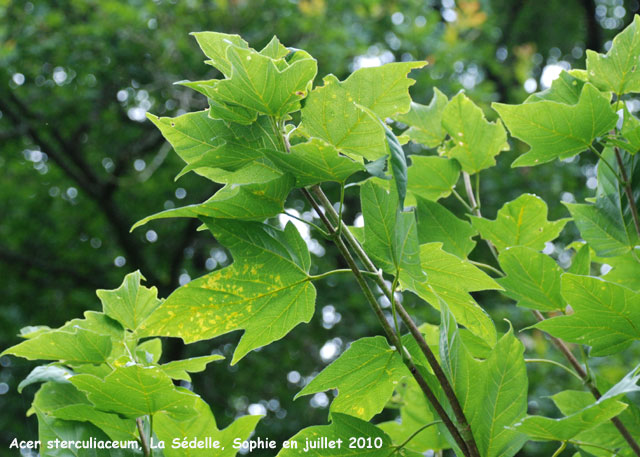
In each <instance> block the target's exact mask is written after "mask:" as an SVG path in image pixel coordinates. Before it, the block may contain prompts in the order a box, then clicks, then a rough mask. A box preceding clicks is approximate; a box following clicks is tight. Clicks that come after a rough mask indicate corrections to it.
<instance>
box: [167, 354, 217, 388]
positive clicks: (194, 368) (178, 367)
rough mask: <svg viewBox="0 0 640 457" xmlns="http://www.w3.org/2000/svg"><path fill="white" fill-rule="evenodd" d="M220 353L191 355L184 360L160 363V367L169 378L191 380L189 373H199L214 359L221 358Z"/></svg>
mask: <svg viewBox="0 0 640 457" xmlns="http://www.w3.org/2000/svg"><path fill="white" fill-rule="evenodd" d="M223 359H224V357H223V356H221V355H215V354H214V355H206V356H202V357H191V358H189V359H184V360H173V361H171V362H168V363H165V364H163V365H160V369H161V370H162V371H164V372H165V374H166V375H167V376H169V377H170V378H171V379H181V380H183V381H188V382H191V376H189V373H200V372H202V371H204V370H205V368H207V365H208V364H210V363H211V362H215V361H216V360H223Z"/></svg>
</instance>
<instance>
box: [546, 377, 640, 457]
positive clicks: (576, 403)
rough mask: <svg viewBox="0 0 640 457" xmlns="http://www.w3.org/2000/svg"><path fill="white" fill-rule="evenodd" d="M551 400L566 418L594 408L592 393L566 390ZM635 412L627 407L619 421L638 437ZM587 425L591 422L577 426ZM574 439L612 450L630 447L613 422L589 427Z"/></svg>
mask: <svg viewBox="0 0 640 457" xmlns="http://www.w3.org/2000/svg"><path fill="white" fill-rule="evenodd" d="M551 399H552V400H553V402H554V403H555V405H556V407H557V408H558V409H559V410H560V412H561V413H562V414H563V415H564V416H573V415H574V414H576V413H579V412H580V411H581V410H584V409H585V408H589V407H593V400H594V399H593V395H592V394H591V393H590V392H584V391H580V390H565V391H562V392H559V393H557V394H555V395H553V396H552V397H551ZM613 405H615V403H613ZM634 410H635V411H634ZM634 412H636V414H637V408H634V407H632V406H630V407H627V408H626V409H625V410H624V411H622V413H621V414H620V415H619V419H620V420H621V421H622V423H623V424H625V426H626V427H627V429H628V430H629V431H630V432H631V435H632V436H638V435H639V434H640V421H638V416H637V415H636V416H634ZM592 417H593V416H592ZM587 424H589V422H586V423H584V424H582V426H581V425H580V424H577V426H578V427H580V428H586V427H583V426H586V425H587ZM573 439H574V440H575V441H580V442H583V443H588V444H595V445H600V446H606V447H609V448H611V449H624V448H625V447H626V446H627V445H628V444H627V442H626V441H625V439H624V437H623V436H622V435H621V434H620V432H619V431H618V430H617V429H616V427H615V425H613V423H611V421H604V422H603V423H602V424H600V425H597V426H596V427H589V429H588V430H585V431H582V432H579V433H578V434H577V435H575V436H574V437H573ZM584 448H585V449H592V450H593V449H594V447H590V446H585V447H584ZM632 452H633V451H632V450H631V449H629V450H628V451H626V452H625V451H622V453H621V454H620V455H623V456H625V457H630V456H632V455H633V454H632Z"/></svg>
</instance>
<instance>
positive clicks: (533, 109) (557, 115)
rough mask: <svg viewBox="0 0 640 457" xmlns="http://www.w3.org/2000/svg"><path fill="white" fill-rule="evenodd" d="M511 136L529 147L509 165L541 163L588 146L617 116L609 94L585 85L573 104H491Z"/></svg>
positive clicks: (611, 126) (572, 154) (574, 152)
mask: <svg viewBox="0 0 640 457" xmlns="http://www.w3.org/2000/svg"><path fill="white" fill-rule="evenodd" d="M491 106H492V107H493V109H495V110H496V111H497V112H498V114H500V117H501V118H502V121H503V122H504V123H505V125H506V126H507V128H508V129H509V131H510V132H511V135H513V136H514V137H516V138H519V139H521V140H522V141H524V142H525V143H527V144H528V145H529V146H531V149H530V150H529V151H528V152H526V153H525V154H523V155H521V156H520V157H518V158H517V159H516V160H515V162H513V164H512V165H511V166H513V167H525V166H532V165H540V164H542V163H545V162H550V161H552V160H555V159H566V158H569V157H573V156H574V155H576V154H578V153H580V152H582V151H584V150H586V149H589V148H590V147H591V143H593V140H595V139H596V138H597V137H598V136H600V135H603V134H604V133H606V132H608V131H609V130H611V129H612V128H614V127H615V125H616V122H617V120H618V116H617V115H616V113H615V112H614V111H613V108H612V107H611V104H610V97H608V96H607V95H605V94H603V93H601V92H600V91H598V89H596V88H595V87H593V85H591V84H585V85H584V87H583V89H582V92H581V93H580V99H579V100H578V102H577V103H576V104H575V105H566V104H564V103H558V102H555V101H549V100H544V101H541V102H536V103H525V104H523V105H505V104H502V103H493V104H492V105H491Z"/></svg>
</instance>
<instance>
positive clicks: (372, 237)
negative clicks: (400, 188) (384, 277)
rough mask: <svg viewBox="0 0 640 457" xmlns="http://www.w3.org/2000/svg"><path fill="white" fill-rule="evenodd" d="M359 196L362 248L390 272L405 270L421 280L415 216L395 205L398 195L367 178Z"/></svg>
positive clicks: (422, 276) (422, 275)
mask: <svg viewBox="0 0 640 457" xmlns="http://www.w3.org/2000/svg"><path fill="white" fill-rule="evenodd" d="M360 200H361V202H362V215H363V216H364V220H365V225H364V237H365V242H364V249H365V250H366V251H367V253H368V254H369V255H370V256H371V257H372V259H374V261H376V262H377V264H378V266H379V267H380V268H382V269H383V270H384V271H386V272H387V273H389V274H393V275H395V274H396V273H397V272H399V271H401V272H406V274H408V275H410V276H412V277H413V278H415V279H417V280H420V279H423V278H424V274H423V273H422V270H421V268H420V257H419V252H418V235H417V231H416V219H415V215H414V214H413V212H401V211H399V209H398V195H397V193H396V192H395V188H394V189H393V191H391V192H388V191H387V190H386V189H384V188H383V187H381V186H379V185H377V184H374V183H373V182H372V181H367V182H365V183H364V184H363V185H362V186H361V190H360Z"/></svg>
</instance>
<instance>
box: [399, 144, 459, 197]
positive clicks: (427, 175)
mask: <svg viewBox="0 0 640 457" xmlns="http://www.w3.org/2000/svg"><path fill="white" fill-rule="evenodd" d="M410 157H411V166H409V168H408V169H407V175H408V184H407V190H408V191H409V192H410V193H412V194H413V195H414V196H416V197H422V198H425V199H427V200H434V201H436V200H439V199H441V198H444V197H448V196H449V195H450V194H451V192H452V191H453V188H454V187H455V185H456V182H458V178H459V177H460V165H459V164H458V162H457V161H455V160H452V159H447V158H446V157H438V156H417V155H412V156H410Z"/></svg>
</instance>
